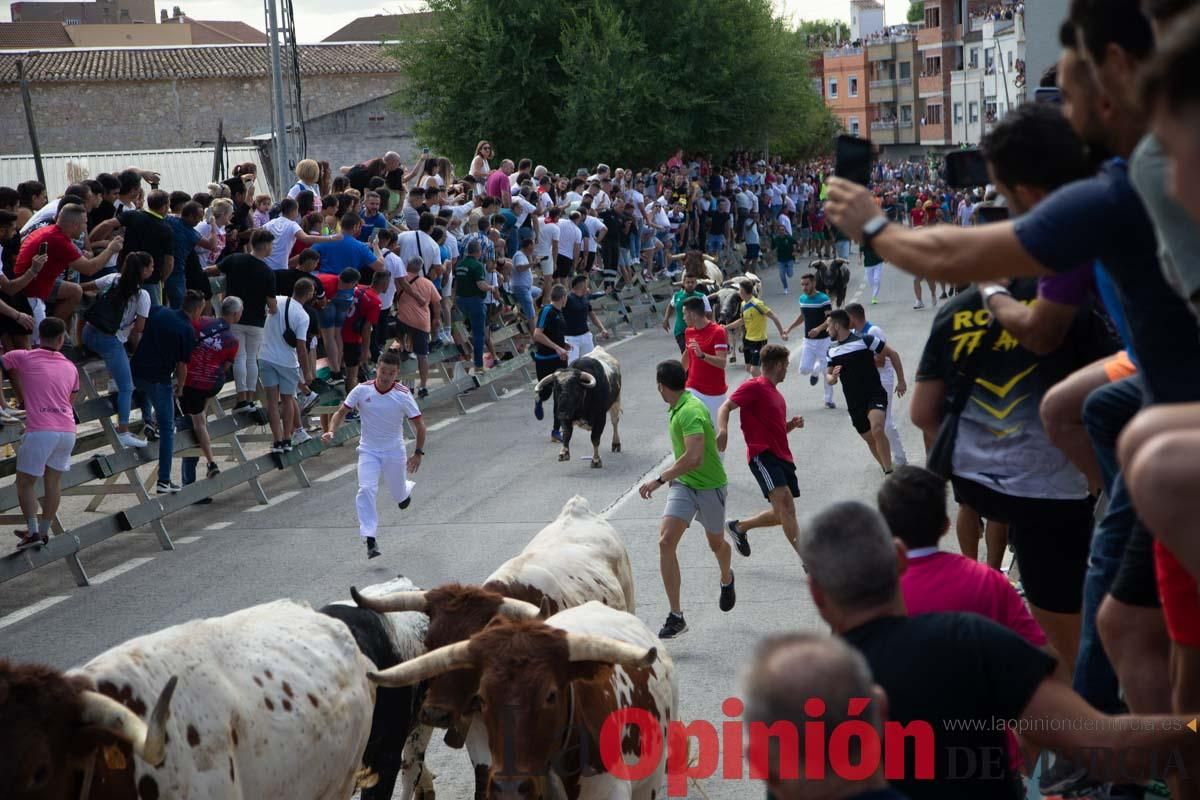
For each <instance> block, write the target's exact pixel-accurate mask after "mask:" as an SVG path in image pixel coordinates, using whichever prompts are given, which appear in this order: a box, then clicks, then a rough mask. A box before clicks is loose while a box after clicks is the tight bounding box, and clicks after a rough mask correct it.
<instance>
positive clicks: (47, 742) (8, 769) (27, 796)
mask: <svg viewBox="0 0 1200 800" xmlns="http://www.w3.org/2000/svg"><path fill="white" fill-rule="evenodd" d="M177 682H178V678H174V677H173V678H171V679H170V680H169V681H167V684H166V686H165V687H164V688H163V690H162V693H161V694H160V695H159V697H158V701H157V702H156V703H155V705H154V709H153V710H152V711H151V713H150V716H149V717H148V718H147V720H145V721H143V720H142V718H141V717H140V716H139V715H138V714H135V713H134V712H133V711H131V710H130V709H129V708H127V707H126V706H124V705H121V704H120V703H118V702H117V701H116V700H113V699H112V698H110V697H108V696H106V695H103V694H100V693H99V692H96V691H94V690H93V687H92V685H91V682H90V681H89V680H88V679H87V678H84V677H81V676H74V677H69V676H66V675H63V674H62V673H61V672H58V671H57V670H54V669H51V668H49V667H42V666H35V665H24V666H17V665H14V664H10V663H8V662H5V661H0V719H2V720H4V724H3V725H0V786H7V787H8V789H6V790H5V795H4V796H5V797H6V798H12V800H68V799H69V800H75V798H78V797H79V796H80V786H81V778H80V773H81V772H84V771H86V770H87V768H88V767H89V765H90V763H91V762H92V760H93V759H95V758H96V757H97V750H98V749H99V748H107V747H111V746H117V745H126V746H129V747H132V750H133V753H134V754H136V755H137V756H138V757H139V758H141V759H142V761H145V762H146V763H148V764H151V765H153V766H158V765H160V764H162V763H163V761H164V759H165V758H166V722H167V716H168V714H169V707H170V702H171V695H172V694H173V693H174V692H175V685H176V683H177ZM126 752H128V751H126ZM122 758H123V756H122ZM128 767H129V768H132V764H129V765H128Z"/></svg>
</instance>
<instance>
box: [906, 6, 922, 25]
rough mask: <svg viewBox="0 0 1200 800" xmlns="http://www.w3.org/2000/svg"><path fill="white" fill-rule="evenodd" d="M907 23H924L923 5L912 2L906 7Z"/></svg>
mask: <svg viewBox="0 0 1200 800" xmlns="http://www.w3.org/2000/svg"><path fill="white" fill-rule="evenodd" d="M908 21H909V22H911V23H914V24H917V25H920V24H921V23H922V22H924V21H925V3H923V2H922V1H921V0H913V2H912V3H911V4H910V5H909V6H908Z"/></svg>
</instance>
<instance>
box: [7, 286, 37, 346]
mask: <svg viewBox="0 0 1200 800" xmlns="http://www.w3.org/2000/svg"><path fill="white" fill-rule="evenodd" d="M0 300H3V301H4V302H5V303H8V304H9V305H10V306H12V308H13V310H14V311H17V312H18V313H21V314H28V315H30V316H33V308H32V307H30V305H29V298H28V297H26V296H25V295H23V294H18V295H7V294H2V295H0ZM29 335H30V332H29V331H27V330H25V329H24V328H23V327H21V324H20V323H19V322H17V321H16V320H15V319H10V318H8V317H0V336H29Z"/></svg>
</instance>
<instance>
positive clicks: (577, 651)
mask: <svg viewBox="0 0 1200 800" xmlns="http://www.w3.org/2000/svg"><path fill="white" fill-rule="evenodd" d="M567 653H568V656H567V657H568V659H569V660H571V661H606V662H608V663H610V664H619V665H621V666H623V667H648V666H650V665H651V664H653V663H654V660H655V659H656V658H658V649H657V648H654V647H650V648H646V647H638V646H637V645H636V644H629V643H628V642H622V641H620V640H618V639H610V638H609V637H607V636H591V635H588V634H582V633H569V634H567Z"/></svg>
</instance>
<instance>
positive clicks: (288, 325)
mask: <svg viewBox="0 0 1200 800" xmlns="http://www.w3.org/2000/svg"><path fill="white" fill-rule="evenodd" d="M291 306H292V298H290V297H289V298H288V299H287V300H285V301H284V303H283V340H284V341H285V342H287V345H288V347H291V348H295V347H296V344H297V342H299V339H297V338H296V332H295V331H294V330H292V320H291V318H290V317H289V316H288V311H289V310H290V309H291Z"/></svg>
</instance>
